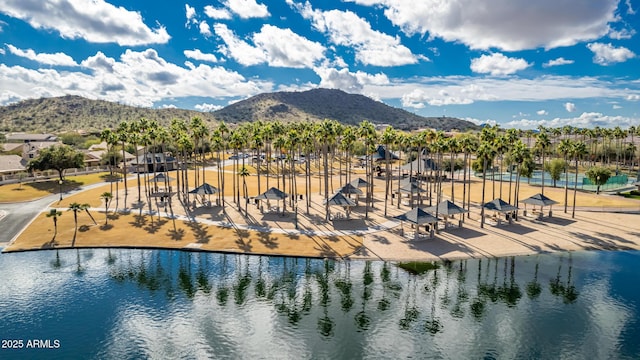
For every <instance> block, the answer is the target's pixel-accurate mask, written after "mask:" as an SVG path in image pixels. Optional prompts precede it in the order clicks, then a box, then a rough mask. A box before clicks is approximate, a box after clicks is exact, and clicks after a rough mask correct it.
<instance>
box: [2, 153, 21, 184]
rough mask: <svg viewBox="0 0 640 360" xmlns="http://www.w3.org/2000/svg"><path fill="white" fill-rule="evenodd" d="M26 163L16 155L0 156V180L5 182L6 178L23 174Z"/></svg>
mask: <svg viewBox="0 0 640 360" xmlns="http://www.w3.org/2000/svg"><path fill="white" fill-rule="evenodd" d="M26 169H27V161H25V160H24V159H23V158H21V157H20V156H18V155H0V180H5V177H6V176H12V175H16V174H18V173H21V172H25V171H26Z"/></svg>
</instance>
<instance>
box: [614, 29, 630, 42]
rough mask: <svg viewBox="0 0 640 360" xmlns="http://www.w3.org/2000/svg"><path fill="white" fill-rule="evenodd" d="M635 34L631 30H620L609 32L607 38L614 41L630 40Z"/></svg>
mask: <svg viewBox="0 0 640 360" xmlns="http://www.w3.org/2000/svg"><path fill="white" fill-rule="evenodd" d="M635 34H636V31H635V30H633V29H631V30H628V29H622V30H613V29H612V30H611V31H610V32H609V37H610V38H612V39H614V40H623V39H631V38H632V37H633V35H635Z"/></svg>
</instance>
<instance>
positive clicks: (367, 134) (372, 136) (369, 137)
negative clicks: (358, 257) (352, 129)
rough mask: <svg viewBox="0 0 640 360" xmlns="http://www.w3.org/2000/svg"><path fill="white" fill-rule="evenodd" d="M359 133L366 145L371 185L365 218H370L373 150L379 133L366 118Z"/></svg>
mask: <svg viewBox="0 0 640 360" xmlns="http://www.w3.org/2000/svg"><path fill="white" fill-rule="evenodd" d="M358 135H359V136H360V138H362V139H363V141H364V145H365V149H366V151H365V156H366V160H365V174H366V176H365V177H367V182H368V183H369V185H368V186H367V193H366V197H365V210H364V211H365V215H364V218H365V219H369V203H370V202H371V203H373V151H374V150H375V149H374V146H375V144H376V141H377V137H378V135H377V134H376V128H375V126H373V124H372V123H371V122H370V121H368V120H364V121H362V122H361V123H360V127H359V128H358Z"/></svg>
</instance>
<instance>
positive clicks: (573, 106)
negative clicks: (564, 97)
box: [564, 102, 576, 112]
mask: <svg viewBox="0 0 640 360" xmlns="http://www.w3.org/2000/svg"><path fill="white" fill-rule="evenodd" d="M564 109H565V110H567V111H568V112H574V111H576V104H574V103H571V102H566V103H564Z"/></svg>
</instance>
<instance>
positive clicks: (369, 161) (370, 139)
mask: <svg viewBox="0 0 640 360" xmlns="http://www.w3.org/2000/svg"><path fill="white" fill-rule="evenodd" d="M358 135H359V136H360V138H361V139H363V141H364V145H365V149H366V152H365V156H366V160H365V174H366V176H365V177H367V182H368V183H369V185H368V186H367V192H366V196H365V208H364V209H365V210H364V213H365V215H364V218H365V219H367V220H368V219H369V205H370V203H372V202H373V151H374V150H375V148H374V146H375V144H376V141H377V134H376V128H375V126H373V124H372V123H371V122H370V121H368V120H364V121H362V122H360V127H359V128H358ZM327 209H328V205H327ZM327 211H328V210H327Z"/></svg>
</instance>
